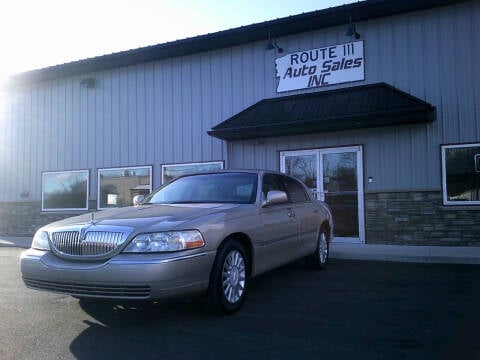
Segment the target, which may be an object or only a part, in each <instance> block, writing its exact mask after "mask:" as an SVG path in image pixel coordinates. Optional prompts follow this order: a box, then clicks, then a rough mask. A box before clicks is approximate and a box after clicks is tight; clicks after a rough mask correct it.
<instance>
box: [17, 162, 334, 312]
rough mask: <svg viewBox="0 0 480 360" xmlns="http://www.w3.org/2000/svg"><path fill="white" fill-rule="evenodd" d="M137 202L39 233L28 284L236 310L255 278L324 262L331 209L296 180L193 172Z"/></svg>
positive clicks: (28, 263)
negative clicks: (202, 301) (202, 300)
mask: <svg viewBox="0 0 480 360" xmlns="http://www.w3.org/2000/svg"><path fill="white" fill-rule="evenodd" d="M140 197H141V196H140ZM135 200H136V201H135V202H134V203H135V205H134V206H130V207H124V208H116V209H109V210H104V211H98V212H94V213H89V214H84V215H80V216H76V217H72V218H68V219H65V220H61V221H57V222H54V223H52V224H49V225H47V226H44V227H42V228H41V229H39V230H38V231H37V233H36V234H35V236H34V238H33V241H32V246H31V248H30V249H28V250H26V251H24V252H23V254H22V256H21V260H20V264H21V271H22V276H23V281H24V283H25V285H26V286H27V287H29V288H31V289H36V290H44V291H51V292H56V293H63V294H68V295H71V296H74V297H77V298H90V299H113V300H116V301H137V300H147V301H154V300H161V299H167V298H178V297H187V296H192V295H197V294H199V295H200V294H206V299H208V300H207V303H208V304H209V305H212V306H213V307H214V308H215V309H218V310H220V311H222V312H226V313H232V312H235V311H237V310H238V309H239V308H240V307H241V306H242V304H243V302H244V300H245V297H246V295H247V291H248V289H249V287H248V285H249V281H250V279H251V278H252V277H254V276H256V275H259V274H261V273H264V272H266V271H268V270H271V269H273V268H276V267H278V266H280V265H283V264H286V263H289V262H292V261H294V260H297V259H301V258H305V260H306V263H307V264H308V266H310V267H312V268H315V269H320V270H321V269H324V268H325V267H326V266H327V263H328V257H329V245H330V241H331V239H332V231H333V222H332V215H331V212H330V210H329V208H328V206H327V205H326V204H324V203H323V202H320V201H318V200H317V199H316V198H315V197H314V195H313V194H312V193H311V192H310V190H309V189H308V188H307V187H306V186H305V185H304V184H303V183H302V182H300V181H298V180H297V179H295V178H293V177H289V176H286V175H284V174H281V173H276V172H271V171H261V170H235V171H234V170H228V171H219V172H213V173H201V174H193V175H186V176H182V177H179V178H177V179H175V180H173V181H171V182H169V183H167V184H165V185H163V186H161V187H160V188H159V189H157V190H156V191H154V192H152V193H151V194H149V195H147V196H146V197H145V198H143V199H138V198H137V199H135Z"/></svg>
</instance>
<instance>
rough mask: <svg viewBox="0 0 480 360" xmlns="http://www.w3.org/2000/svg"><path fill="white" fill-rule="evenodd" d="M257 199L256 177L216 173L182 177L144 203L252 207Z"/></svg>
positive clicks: (159, 190)
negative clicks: (216, 204) (240, 205)
mask: <svg viewBox="0 0 480 360" xmlns="http://www.w3.org/2000/svg"><path fill="white" fill-rule="evenodd" d="M256 196H257V174H254V173H241V172H238V173H215V174H197V175H189V176H185V177H181V178H179V179H177V180H174V181H172V182H171V183H168V184H166V185H164V186H162V187H161V188H159V189H158V190H157V191H155V192H154V193H152V194H150V195H149V196H147V197H146V198H145V200H144V201H143V203H142V204H179V203H180V204H181V203H238V204H251V203H254V202H255V199H256Z"/></svg>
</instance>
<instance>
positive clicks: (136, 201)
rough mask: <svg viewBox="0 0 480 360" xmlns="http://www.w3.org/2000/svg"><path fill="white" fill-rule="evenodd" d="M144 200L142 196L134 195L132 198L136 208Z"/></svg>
mask: <svg viewBox="0 0 480 360" xmlns="http://www.w3.org/2000/svg"><path fill="white" fill-rule="evenodd" d="M143 199H145V196H143V195H136V196H134V197H133V205H134V206H138V205H140V203H141V202H142V201H143Z"/></svg>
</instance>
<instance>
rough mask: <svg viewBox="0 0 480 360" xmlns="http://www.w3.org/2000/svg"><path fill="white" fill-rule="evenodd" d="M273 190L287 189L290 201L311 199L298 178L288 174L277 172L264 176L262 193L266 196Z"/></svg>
mask: <svg viewBox="0 0 480 360" xmlns="http://www.w3.org/2000/svg"><path fill="white" fill-rule="evenodd" d="M271 190H280V191H285V192H286V193H287V196H288V201H289V202H292V203H298V202H305V201H309V200H310V198H309V197H308V195H307V193H306V192H305V189H304V188H303V186H302V185H300V183H299V182H298V181H296V180H293V179H291V178H289V177H286V176H281V175H276V174H265V176H264V177H263V185H262V193H263V196H264V198H266V196H267V194H268V192H269V191H271Z"/></svg>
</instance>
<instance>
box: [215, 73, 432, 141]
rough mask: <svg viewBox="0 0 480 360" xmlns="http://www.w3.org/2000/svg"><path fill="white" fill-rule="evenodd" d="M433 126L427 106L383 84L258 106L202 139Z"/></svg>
mask: <svg viewBox="0 0 480 360" xmlns="http://www.w3.org/2000/svg"><path fill="white" fill-rule="evenodd" d="M433 120H435V108H434V107H433V106H432V105H430V104H429V103H427V102H425V101H423V100H420V99H418V98H416V97H414V96H412V95H410V94H407V93H405V92H403V91H401V90H398V89H396V88H394V87H393V86H391V85H388V84H385V83H377V84H371V85H362V86H355V87H349V88H342V89H336V90H330V91H319V92H314V93H307V94H301V95H293V96H285V97H277V98H272V99H265V100H261V101H259V102H258V103H256V104H254V105H252V106H250V107H249V108H247V109H245V110H243V111H242V112H240V113H238V114H236V115H234V116H232V117H231V118H229V119H227V120H225V121H224V122H222V123H220V124H218V125H217V126H215V127H213V128H212V130H210V131H208V134H209V135H211V136H214V137H217V138H219V139H223V140H243V139H253V138H262V137H274V136H284V135H300V134H308V133H314V132H315V133H319V132H326V131H339V130H352V129H361V128H370V127H378V126H393V125H403V124H416V123H422V122H429V121H433Z"/></svg>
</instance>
